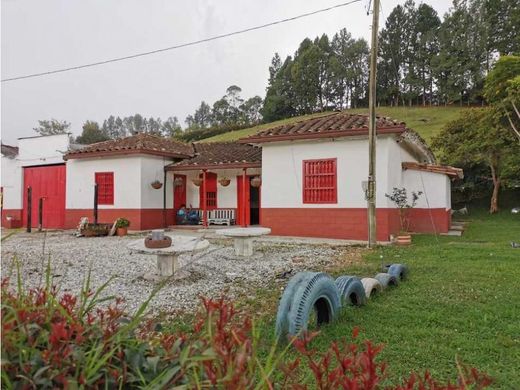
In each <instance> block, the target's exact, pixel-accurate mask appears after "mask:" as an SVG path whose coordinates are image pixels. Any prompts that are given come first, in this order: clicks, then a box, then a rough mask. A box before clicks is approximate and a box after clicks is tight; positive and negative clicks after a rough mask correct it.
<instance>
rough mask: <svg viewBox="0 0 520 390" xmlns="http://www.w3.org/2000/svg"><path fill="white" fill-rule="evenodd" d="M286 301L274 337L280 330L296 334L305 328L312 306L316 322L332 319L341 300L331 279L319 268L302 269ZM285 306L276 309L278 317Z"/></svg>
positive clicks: (320, 322) (288, 333)
mask: <svg viewBox="0 0 520 390" xmlns="http://www.w3.org/2000/svg"><path fill="white" fill-rule="evenodd" d="M295 277H296V276H295ZM288 294H289V293H288ZM290 301H291V303H290V305H289V311H288V313H287V314H286V319H285V320H282V322H281V324H280V325H282V326H280V328H281V331H278V330H277V335H278V337H280V336H283V335H284V334H285V335H288V336H297V335H299V334H301V332H304V331H306V330H307V326H308V322H309V317H310V315H311V313H312V311H313V310H315V311H316V315H317V325H318V326H319V325H321V324H323V323H328V322H331V321H333V320H334V319H335V318H336V316H337V315H338V313H339V310H340V308H341V300H340V297H339V292H338V289H337V287H336V285H335V284H334V280H333V279H332V278H331V277H330V276H329V275H327V274H325V273H322V272H305V275H304V276H303V277H302V279H301V280H299V282H295V285H294V292H293V294H292V297H291V299H290ZM286 309H287V306H285V307H282V306H281V305H280V308H279V311H278V314H279V315H280V317H282V318H283V317H284V316H283V311H284V310H286ZM283 325H285V327H284V326H283Z"/></svg>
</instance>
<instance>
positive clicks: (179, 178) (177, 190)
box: [173, 175, 186, 212]
mask: <svg viewBox="0 0 520 390" xmlns="http://www.w3.org/2000/svg"><path fill="white" fill-rule="evenodd" d="M182 205H184V206H186V175H173V209H174V210H175V211H176V212H177V210H179V209H180V208H181V206H182Z"/></svg>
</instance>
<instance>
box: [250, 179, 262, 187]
mask: <svg viewBox="0 0 520 390" xmlns="http://www.w3.org/2000/svg"><path fill="white" fill-rule="evenodd" d="M261 184H262V178H261V177H260V176H255V177H253V178H252V179H251V185H252V186H253V187H260V185H261Z"/></svg>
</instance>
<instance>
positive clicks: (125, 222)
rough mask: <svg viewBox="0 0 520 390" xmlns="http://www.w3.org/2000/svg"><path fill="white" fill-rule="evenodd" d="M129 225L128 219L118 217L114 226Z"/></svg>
mask: <svg viewBox="0 0 520 390" xmlns="http://www.w3.org/2000/svg"><path fill="white" fill-rule="evenodd" d="M128 226H130V221H129V220H128V219H126V218H118V219H117V221H116V228H125V227H128Z"/></svg>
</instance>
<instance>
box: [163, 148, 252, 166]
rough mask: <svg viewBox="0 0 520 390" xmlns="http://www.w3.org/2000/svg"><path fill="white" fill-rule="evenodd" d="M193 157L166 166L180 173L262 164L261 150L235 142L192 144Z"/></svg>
mask: <svg viewBox="0 0 520 390" xmlns="http://www.w3.org/2000/svg"><path fill="white" fill-rule="evenodd" d="M193 147H194V148H195V156H194V157H192V158H189V159H186V160H182V161H179V162H176V163H173V164H170V165H168V166H167V168H166V169H167V170H172V171H181V170H186V169H188V170H193V169H214V168H222V169H223V168H253V167H260V166H261V164H262V149H261V148H259V147H257V146H252V145H247V144H239V143H236V142H200V143H195V144H193Z"/></svg>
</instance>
